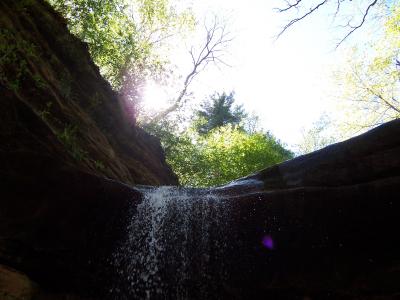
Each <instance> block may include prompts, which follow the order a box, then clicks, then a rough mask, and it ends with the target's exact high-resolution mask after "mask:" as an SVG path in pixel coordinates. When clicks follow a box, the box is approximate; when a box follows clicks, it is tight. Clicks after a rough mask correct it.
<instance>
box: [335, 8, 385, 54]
mask: <svg viewBox="0 0 400 300" xmlns="http://www.w3.org/2000/svg"><path fill="white" fill-rule="evenodd" d="M376 3H378V0H374V1H373V2H371V3H370V4H369V5H368V7H367V9H366V10H365V12H364V14H363V16H362V19H361V22H360V23H359V24H358V25H356V26H351V25H350V24H349V26H350V27H352V29H351V30H350V31H349V32H348V33H347V34H346V35H345V36H344V37H343V38H342V39H341V40H340V42H339V43H338V44H337V45H336V48H338V47H339V46H340V45H341V44H342V43H343V42H344V41H345V40H346V39H347V38H348V37H349V36H350V35H351V34H352V33H353V32H354V31H356V30H357V29H359V28H360V27H361V26H363V24H364V23H365V20H366V18H367V16H368V13H369V10H370V9H371V7H373V6H374V5H375V4H376Z"/></svg>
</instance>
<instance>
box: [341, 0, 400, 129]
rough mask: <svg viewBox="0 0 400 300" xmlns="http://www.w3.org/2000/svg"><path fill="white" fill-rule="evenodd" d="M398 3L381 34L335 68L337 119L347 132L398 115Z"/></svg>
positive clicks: (399, 70) (399, 39)
mask: <svg viewBox="0 0 400 300" xmlns="http://www.w3.org/2000/svg"><path fill="white" fill-rule="evenodd" d="M399 54H400V5H397V6H394V7H393V11H392V13H391V15H390V16H389V17H388V19H387V20H386V22H385V23H384V34H383V35H382V36H381V37H380V38H378V39H375V40H372V41H371V42H370V43H369V44H368V46H367V47H365V48H362V47H354V48H353V49H352V50H351V52H350V54H349V55H348V58H347V60H346V62H345V64H344V66H341V68H340V69H338V70H337V71H336V72H335V77H336V81H337V84H338V85H339V86H340V87H341V88H340V89H338V91H339V93H338V95H337V98H338V99H339V100H340V105H341V109H342V110H343V111H344V112H345V114H344V116H343V117H342V118H341V120H339V122H340V126H341V130H342V131H344V132H347V133H348V135H349V134H350V135H352V134H354V133H358V132H361V131H365V130H367V129H370V128H372V127H374V126H377V125H379V124H382V123H384V122H387V121H389V120H393V119H396V118H399V117H400V73H399V72H400V69H399Z"/></svg>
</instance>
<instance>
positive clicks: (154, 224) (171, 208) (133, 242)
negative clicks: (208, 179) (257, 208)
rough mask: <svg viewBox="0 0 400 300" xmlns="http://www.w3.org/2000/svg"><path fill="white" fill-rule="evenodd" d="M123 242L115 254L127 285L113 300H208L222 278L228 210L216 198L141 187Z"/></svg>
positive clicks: (205, 193) (180, 190) (203, 192)
mask: <svg viewBox="0 0 400 300" xmlns="http://www.w3.org/2000/svg"><path fill="white" fill-rule="evenodd" d="M139 190H140V191H141V192H142V193H143V195H144V196H143V201H142V202H141V203H140V204H139V205H138V206H137V207H136V209H133V212H132V213H131V222H130V224H129V226H128V229H127V240H126V241H125V243H124V244H123V245H121V247H119V249H118V251H116V253H115V261H116V264H117V265H118V268H119V269H120V273H121V276H123V277H124V280H125V281H126V282H127V283H126V285H127V286H128V287H125V290H124V291H121V287H119V288H117V289H115V290H113V293H114V294H115V293H117V292H119V293H120V294H119V295H116V296H115V297H116V298H118V299H122V298H123V297H122V296H121V294H123V295H125V296H127V298H130V299H132V298H140V299H159V298H163V299H165V298H169V299H188V298H190V299H193V298H197V299H207V298H208V299H209V298H213V297H211V295H213V296H215V295H216V294H215V293H216V292H217V290H219V289H220V287H221V285H223V282H224V280H225V277H226V270H225V266H224V255H225V252H226V247H227V240H226V237H227V236H228V235H227V234H226V230H227V229H228V228H227V227H228V226H227V225H226V224H227V220H228V216H229V205H228V204H227V203H226V202H225V201H224V199H222V198H221V197H219V196H218V195H217V194H216V193H212V192H210V191H208V190H201V189H183V188H177V187H158V188H149V187H143V188H140V189H139ZM128 295H129V297H128Z"/></svg>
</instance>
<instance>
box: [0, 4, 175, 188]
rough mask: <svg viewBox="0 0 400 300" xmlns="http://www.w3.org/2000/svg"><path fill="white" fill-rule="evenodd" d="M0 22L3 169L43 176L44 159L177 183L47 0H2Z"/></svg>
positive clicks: (137, 179) (140, 180)
mask: <svg viewBox="0 0 400 300" xmlns="http://www.w3.org/2000/svg"><path fill="white" fill-rule="evenodd" d="M0 28H1V30H0V43H1V45H2V47H1V49H0V51H1V53H0V55H1V69H0V72H1V73H0V83H1V93H2V94H1V102H2V103H1V104H2V109H1V111H0V137H1V141H2V143H1V145H0V162H1V165H2V170H3V171H4V172H5V173H8V174H9V173H12V172H14V173H16V174H20V175H21V174H23V173H24V171H25V169H27V171H28V172H30V171H31V169H34V171H36V172H37V174H38V176H46V173H47V169H49V168H53V167H54V166H51V167H47V164H48V161H49V159H50V160H54V161H57V163H58V164H59V165H58V166H56V168H57V167H62V168H63V169H66V168H70V169H74V170H77V169H78V170H80V171H83V172H86V173H90V174H95V175H98V176H102V177H107V178H110V179H114V180H118V181H121V182H125V183H129V184H151V185H160V184H164V185H170V184H175V185H176V184H178V181H177V177H176V176H175V175H174V174H173V172H172V171H171V169H170V168H169V167H168V166H167V165H166V163H165V158H164V154H163V151H162V149H161V146H160V143H159V141H157V139H156V138H154V137H152V136H150V135H148V134H147V133H145V132H144V131H143V130H141V129H140V128H138V127H136V126H135V125H134V120H133V119H132V118H131V117H130V116H127V115H126V113H125V111H126V110H125V108H126V105H127V104H126V103H125V102H124V101H122V100H121V99H119V97H118V96H117V94H116V93H114V92H113V91H112V90H111V87H110V85H109V84H108V83H107V82H106V81H105V80H104V79H103V78H102V77H101V76H100V74H99V71H98V68H97V67H96V66H95V65H94V64H93V62H92V60H91V58H90V56H89V53H88V50H87V46H86V44H84V43H82V42H80V41H79V40H78V39H77V38H75V37H74V36H72V35H71V34H70V33H69V32H68V30H67V27H66V24H65V22H64V20H63V19H62V18H61V17H60V16H59V15H57V14H56V13H55V12H54V11H53V10H52V9H51V8H50V7H49V5H47V4H46V3H44V1H39V0H37V1H36V0H34V1H11V0H6V1H2V2H1V4H0ZM42 169H45V170H43V171H44V172H43V174H41V173H40V172H41V171H42Z"/></svg>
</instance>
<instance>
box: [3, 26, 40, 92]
mask: <svg viewBox="0 0 400 300" xmlns="http://www.w3.org/2000/svg"><path fill="white" fill-rule="evenodd" d="M35 50H36V47H35V45H34V44H32V43H30V42H28V41H26V40H24V39H21V38H20V37H19V35H18V34H17V33H16V32H12V31H9V30H7V29H0V82H1V83H2V84H4V86H6V87H7V88H8V89H11V90H13V91H15V92H17V91H18V90H19V88H20V86H21V81H22V80H23V79H24V78H25V77H27V75H28V73H29V68H28V62H27V59H29V58H33V57H35Z"/></svg>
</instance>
